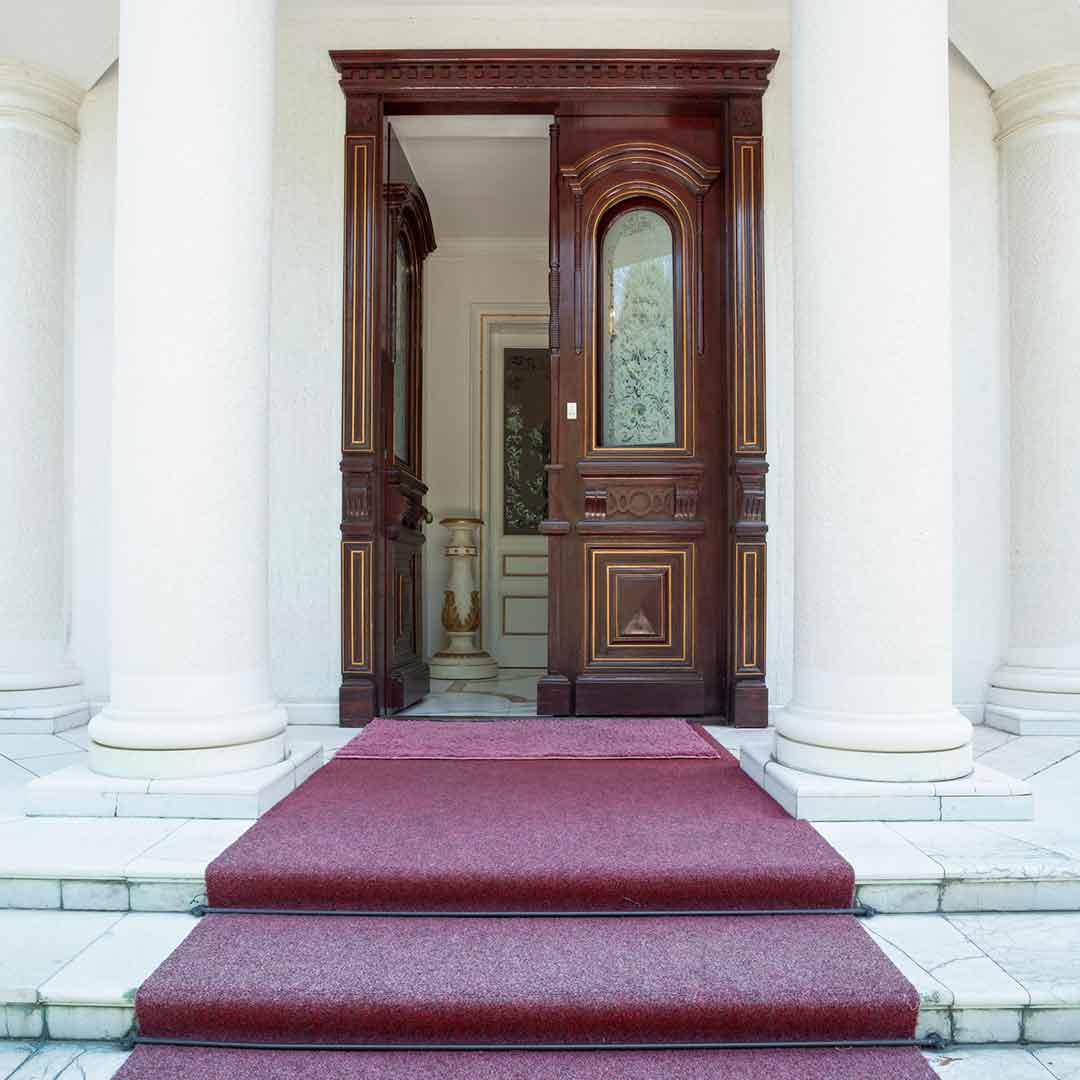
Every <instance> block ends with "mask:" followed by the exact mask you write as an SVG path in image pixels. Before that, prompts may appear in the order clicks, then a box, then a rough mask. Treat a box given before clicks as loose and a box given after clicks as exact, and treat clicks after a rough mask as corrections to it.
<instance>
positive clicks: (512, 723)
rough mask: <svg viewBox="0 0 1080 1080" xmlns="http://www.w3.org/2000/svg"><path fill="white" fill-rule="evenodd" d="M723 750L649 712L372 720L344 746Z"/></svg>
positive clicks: (655, 754) (543, 751)
mask: <svg viewBox="0 0 1080 1080" xmlns="http://www.w3.org/2000/svg"><path fill="white" fill-rule="evenodd" d="M722 752H723V751H722V749H721V747H720V746H718V745H717V743H716V742H715V741H714V740H713V739H712V738H711V737H710V736H709V735H708V733H707V732H706V731H705V729H704V728H703V727H701V725H700V724H689V723H687V722H686V721H685V720H676V719H667V720H665V719H660V718H651V717H648V718H644V719H640V720H630V721H627V720H617V719H612V718H609V717H602V718H585V719H578V718H558V719H553V718H550V717H535V716H533V717H523V718H521V719H519V720H507V721H502V722H498V723H496V722H484V721H481V720H390V719H378V720H373V721H372V722H371V723H370V724H368V726H367V727H366V728H365V729H364V731H363V733H362V734H360V735H357V736H356V738H355V739H351V740H350V741H349V742H347V743H346V744H345V745H344V746H343V747H342V748H341V749H340V750H339V751H338V752H337V755H336V756H337V757H338V758H341V759H342V760H346V759H357V758H414V759H415V758H422V759H425V760H429V761H430V760H435V759H451V760H455V759H456V760H461V759H481V760H483V759H489V758H499V759H501V760H504V761H506V760H512V759H519V758H563V759H566V758H575V759H576V758H712V757H719V756H720V755H721V753H722Z"/></svg>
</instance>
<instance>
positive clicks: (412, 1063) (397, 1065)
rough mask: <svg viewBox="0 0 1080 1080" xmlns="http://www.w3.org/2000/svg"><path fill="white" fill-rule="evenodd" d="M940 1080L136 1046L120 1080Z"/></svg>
mask: <svg viewBox="0 0 1080 1080" xmlns="http://www.w3.org/2000/svg"><path fill="white" fill-rule="evenodd" d="M248 1078H250V1080H934V1072H933V1070H932V1069H931V1068H930V1066H929V1065H927V1064H926V1063H925V1061H923V1059H922V1056H921V1055H920V1054H919V1053H918V1052H917V1051H915V1050H877V1049H873V1050H866V1049H861V1048H860V1049H846V1050H668V1051H662V1050H660V1051H629V1050H628V1051H603V1050H599V1051H593V1052H591V1053H567V1052H558V1051H555V1052H551V1053H547V1052H535V1053H534V1052H523V1053H522V1052H514V1051H507V1052H498V1053H486V1052H483V1051H480V1052H475V1053H473V1052H469V1051H451V1052H446V1053H443V1052H439V1051H432V1052H424V1051H420V1052H414V1053H408V1052H404V1053H402V1052H396V1051H390V1052H387V1053H380V1052H377V1051H376V1052H363V1051H352V1052H348V1053H345V1052H337V1051H332V1050H316V1051H313V1052H307V1053H305V1052H303V1051H276V1052H274V1051H266V1050H203V1049H199V1048H195V1047H186V1046H185V1047H181V1046H140V1047H138V1048H137V1049H136V1050H135V1053H134V1054H133V1055H132V1056H131V1057H130V1058H129V1059H128V1063H127V1065H125V1066H124V1068H123V1069H121V1071H120V1073H119V1074H118V1075H117V1080H248Z"/></svg>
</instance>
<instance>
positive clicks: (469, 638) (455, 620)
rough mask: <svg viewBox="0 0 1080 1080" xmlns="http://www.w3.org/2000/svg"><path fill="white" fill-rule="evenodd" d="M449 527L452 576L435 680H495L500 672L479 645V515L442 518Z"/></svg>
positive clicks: (433, 665)
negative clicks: (477, 555) (477, 571)
mask: <svg viewBox="0 0 1080 1080" xmlns="http://www.w3.org/2000/svg"><path fill="white" fill-rule="evenodd" d="M439 524H440V525H445V526H446V527H447V528H448V529H449V530H450V543H449V545H448V546H447V548H446V557H447V558H448V559H449V560H450V578H449V580H448V581H447V583H446V593H445V598H444V600H443V609H442V624H443V629H445V630H446V639H447V640H446V647H445V648H444V649H442V651H440V652H437V653H436V654H435V655H434V656H433V657H432V658H431V677H432V678H433V679H494V678H495V676H496V675H497V674H498V672H499V666H498V664H497V663H496V662H495V660H494V659H493V658H492V657H490V656H488V654H487V653H486V652H484V650H483V649H481V648H480V592H479V590H478V589H477V588H476V572H475V570H474V563H475V560H476V554H477V547H476V543H475V542H474V539H473V536H474V530H475V529H476V528H477V527H478V526H480V525H483V524H484V523H483V521H482V520H481V519H480V518H466V517H460V518H443V519H442V521H440V522H439Z"/></svg>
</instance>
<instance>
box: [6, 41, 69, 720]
mask: <svg viewBox="0 0 1080 1080" xmlns="http://www.w3.org/2000/svg"><path fill="white" fill-rule="evenodd" d="M81 97H82V93H81V91H80V90H79V89H78V88H77V87H74V86H70V85H69V84H68V83H66V82H64V81H63V80H62V79H59V78H57V77H55V76H53V75H51V74H50V73H48V72H45V71H42V70H41V69H40V68H36V67H33V66H30V65H26V64H17V63H10V62H3V61H0V433H2V436H0V438H2V451H0V459H2V464H0V714H7V713H9V712H11V711H13V710H14V711H17V710H19V709H20V708H40V707H46V708H47V707H49V706H56V705H62V704H65V703H70V702H75V701H78V700H79V698H80V697H81V695H82V689H81V686H80V685H79V684H80V683H81V676H80V674H79V671H78V670H77V668H76V667H75V666H74V664H72V662H71V660H70V659H69V657H68V653H67V606H68V605H67V600H66V590H65V584H66V576H67V575H66V573H65V561H66V559H65V532H66V530H65V513H64V499H65V490H66V482H65V463H64V417H65V401H64V357H65V351H66V347H67V330H66V327H67V318H68V303H67V294H68V252H69V247H70V243H71V210H72V206H71V201H72V200H71V192H72V181H73V168H74V152H73V151H74V145H73V144H74V143H75V141H76V139H77V138H78V131H77V127H76V123H77V113H78V106H79V101H80V99H81Z"/></svg>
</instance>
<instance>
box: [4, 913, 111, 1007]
mask: <svg viewBox="0 0 1080 1080" xmlns="http://www.w3.org/2000/svg"><path fill="white" fill-rule="evenodd" d="M120 918H121V916H120V915H117V914H115V913H112V912H91V911H80V912H67V911H0V941H2V942H3V943H4V946H3V948H2V949H0V1001H3V1002H4V1003H5V1004H33V1003H35V1002H37V1001H38V1000H39V994H38V990H39V988H40V987H41V986H42V985H43V984H44V983H45V982H47V981H48V980H49V979H50V978H52V977H53V976H55V975H56V974H57V973H58V972H60V971H61V970H62V969H63V968H64V966H65V965H66V964H68V963H70V962H71V959H72V957H74V956H76V955H77V954H78V953H81V952H82V951H83V950H84V949H86V948H88V947H89V946H90V944H91V943H92V942H94V941H96V940H97V939H98V938H100V937H101V935H102V934H104V933H105V932H106V931H107V930H108V929H109V928H110V927H112V926H114V925H115V924H116V923H117V922H118V921H119V920H120Z"/></svg>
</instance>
